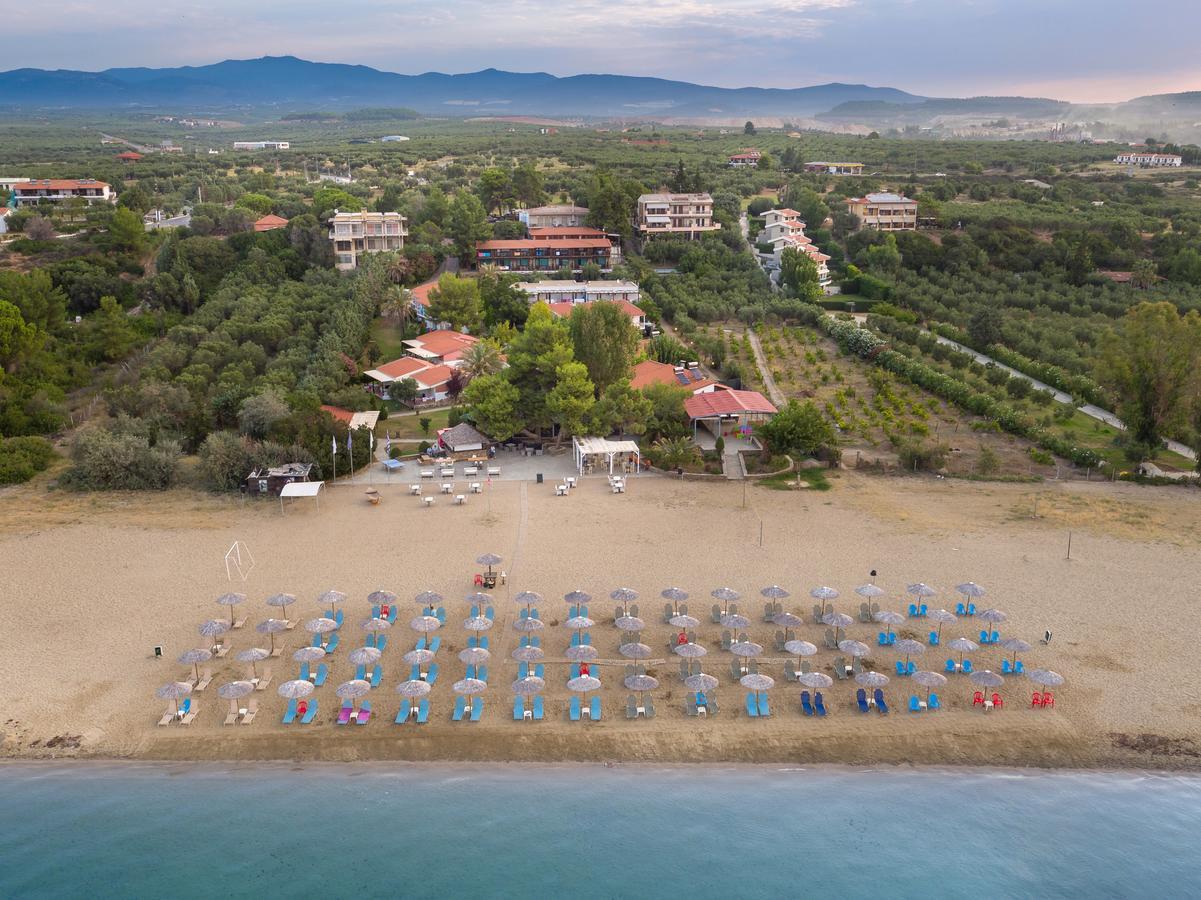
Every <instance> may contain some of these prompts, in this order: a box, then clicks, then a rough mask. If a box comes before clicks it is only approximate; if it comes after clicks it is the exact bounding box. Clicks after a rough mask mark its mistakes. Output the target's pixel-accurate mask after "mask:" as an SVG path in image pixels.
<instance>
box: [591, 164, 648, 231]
mask: <svg viewBox="0 0 1201 900" xmlns="http://www.w3.org/2000/svg"><path fill="white" fill-rule="evenodd" d="M642 193H643V190H642V185H641V184H639V183H638V182H636V181H624V182H622V181H618V179H617V177H616V176H615V175H613V174H612V173H610V172H597V173H596V174H594V175H593V176H592V180H591V181H590V182H589V184H588V189H587V191H586V196H587V199H588V220H587V221H588V224H589V225H591V226H592V227H593V228H600V229H601V230H603V231H607V232H611V233H616V234H620V235H621V236H622V237H626V238H628V237H630V236H631V235H632V234H633V221H634V210H635V209H636V208H637V206H638V196H639V195H640V194H642Z"/></svg>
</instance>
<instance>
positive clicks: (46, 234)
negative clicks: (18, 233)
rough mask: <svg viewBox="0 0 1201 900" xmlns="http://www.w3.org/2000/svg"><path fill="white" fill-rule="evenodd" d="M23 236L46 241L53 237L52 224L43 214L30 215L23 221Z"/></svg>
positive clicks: (32, 239)
mask: <svg viewBox="0 0 1201 900" xmlns="http://www.w3.org/2000/svg"><path fill="white" fill-rule="evenodd" d="M25 236H26V237H27V238H29V239H30V240H31V241H48V240H50V239H51V238H52V237H54V224H53V223H52V222H51V221H50V220H49V219H47V218H46V217H45V216H30V217H29V219H28V220H27V221H26V222H25Z"/></svg>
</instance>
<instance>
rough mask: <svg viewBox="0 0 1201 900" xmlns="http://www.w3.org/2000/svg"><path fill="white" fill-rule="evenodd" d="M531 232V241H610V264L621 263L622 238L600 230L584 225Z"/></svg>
mask: <svg viewBox="0 0 1201 900" xmlns="http://www.w3.org/2000/svg"><path fill="white" fill-rule="evenodd" d="M529 232H530V240H531V241H556V242H557V241H573V240H581V241H588V240H592V241H596V240H601V241H608V242H609V246H610V250H609V264H610V265H616V264H617V263H619V262H621V236H620V235H616V234H607V233H606V232H604V231H601V229H599V228H588V227H586V226H582V225H559V226H550V227H543V228H531V229H529ZM556 246H558V244H556Z"/></svg>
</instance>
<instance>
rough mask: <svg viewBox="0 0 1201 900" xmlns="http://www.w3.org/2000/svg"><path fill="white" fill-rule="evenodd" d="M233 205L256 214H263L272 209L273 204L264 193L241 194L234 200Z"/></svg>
mask: <svg viewBox="0 0 1201 900" xmlns="http://www.w3.org/2000/svg"><path fill="white" fill-rule="evenodd" d="M234 206H240V207H242V209H248V210H250V211H251V212H252V213H254V214H255V215H257V216H265V215H267V213H269V212H271V210H272V209H274V207H275V204H274V203H273V202H272V200H271V198H270V197H268V196H267V195H266V194H243V195H242V196H241V197H239V198H238V199H237V200H236V201H234Z"/></svg>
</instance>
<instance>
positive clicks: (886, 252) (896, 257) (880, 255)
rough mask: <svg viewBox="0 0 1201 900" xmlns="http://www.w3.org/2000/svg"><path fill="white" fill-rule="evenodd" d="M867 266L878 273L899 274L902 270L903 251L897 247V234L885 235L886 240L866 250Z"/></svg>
mask: <svg viewBox="0 0 1201 900" xmlns="http://www.w3.org/2000/svg"><path fill="white" fill-rule="evenodd" d="M866 260H867V266H868V268H870V269H871V270H872V272H873V273H875V274H877V275H893V276H895V275H897V274H898V273H899V272H900V271H901V251H900V250H898V249H897V237H896V235H895V234H886V235H884V240H882V241H880V242H879V243H878V244H872V245H871V246H870V247H868V248H867V251H866Z"/></svg>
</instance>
